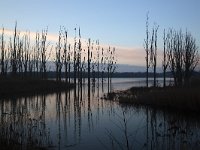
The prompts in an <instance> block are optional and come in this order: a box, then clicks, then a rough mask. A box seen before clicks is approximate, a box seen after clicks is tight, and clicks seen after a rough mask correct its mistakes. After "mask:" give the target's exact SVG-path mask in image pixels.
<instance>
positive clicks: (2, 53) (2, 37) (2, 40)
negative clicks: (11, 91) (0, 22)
mask: <svg viewBox="0 0 200 150" xmlns="http://www.w3.org/2000/svg"><path fill="white" fill-rule="evenodd" d="M4 61H5V40H4V28H3V29H2V34H1V74H2V75H4V74H5V64H4Z"/></svg>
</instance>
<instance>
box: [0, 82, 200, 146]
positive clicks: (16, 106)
mask: <svg viewBox="0 0 200 150" xmlns="http://www.w3.org/2000/svg"><path fill="white" fill-rule="evenodd" d="M118 83H119V82H116V84H113V88H116V89H118V88H119V87H118V86H119V84H118ZM125 85H127V82H125ZM122 86H123V82H121V81H120V88H121V87H122ZM104 88H105V89H107V88H106V87H104ZM125 88H126V87H125ZM103 93H104V91H103V89H102V85H101V84H99V85H97V84H96V85H95V86H92V87H91V90H90V92H89V93H88V89H87V86H83V87H82V90H81V89H78V88H77V89H76V90H71V91H66V92H62V93H61V92H59V93H55V94H50V95H35V96H33V97H24V98H18V99H15V98H13V99H10V100H1V101H0V143H1V148H2V146H3V147H5V148H13V149H14V148H20V149H29V148H30V147H34V148H47V149H147V150H151V149H166V150H167V149H199V148H200V146H199V144H200V140H199V139H200V138H199V136H200V130H199V129H200V128H199V127H200V123H199V118H198V117H196V116H193V117H191V116H190V117H185V116H184V117H183V116H182V115H178V114H175V113H172V114H171V113H168V112H164V111H158V110H153V109H150V108H137V107H132V106H124V105H119V104H118V103H117V102H112V101H106V100H102V99H101V96H102V95H103ZM6 146H7V147H6Z"/></svg>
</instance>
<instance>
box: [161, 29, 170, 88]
mask: <svg viewBox="0 0 200 150" xmlns="http://www.w3.org/2000/svg"><path fill="white" fill-rule="evenodd" d="M168 39H169V37H168V35H167V36H166V33H165V29H164V37H163V62H162V67H163V87H165V86H166V70H167V68H168V65H169V62H168V59H167V52H168V51H167V50H166V48H167V45H166V44H167V42H168Z"/></svg>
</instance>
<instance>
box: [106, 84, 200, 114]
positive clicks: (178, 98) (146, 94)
mask: <svg viewBox="0 0 200 150" xmlns="http://www.w3.org/2000/svg"><path fill="white" fill-rule="evenodd" d="M196 83H197V82H196ZM108 99H114V100H117V101H118V102H119V103H124V104H134V105H142V106H150V107H154V108H159V109H167V110H175V111H184V112H200V87H199V86H198V85H197V84H195V86H191V87H189V88H186V87H182V88H178V87H166V88H162V87H156V88H154V87H149V88H146V87H133V88H130V89H128V90H125V91H118V92H115V93H110V94H108Z"/></svg>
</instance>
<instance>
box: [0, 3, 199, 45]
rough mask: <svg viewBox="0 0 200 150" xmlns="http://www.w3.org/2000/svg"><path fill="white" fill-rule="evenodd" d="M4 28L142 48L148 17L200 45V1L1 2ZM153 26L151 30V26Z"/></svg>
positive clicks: (162, 26)
mask: <svg viewBox="0 0 200 150" xmlns="http://www.w3.org/2000/svg"><path fill="white" fill-rule="evenodd" d="M0 7H1V8H0V24H1V25H3V26H4V27H5V28H10V29H13V28H14V24H15V21H17V22H18V28H19V29H20V30H30V31H33V32H35V31H41V30H42V29H44V28H45V27H46V26H48V28H49V32H52V33H57V32H58V30H59V27H60V25H61V26H65V27H66V28H67V29H68V31H69V34H70V35H71V36H73V35H74V30H73V29H74V27H76V26H77V27H79V26H80V27H81V32H82V36H83V37H85V38H92V39H94V40H96V39H100V42H101V43H104V44H111V45H118V46H124V47H130V48H131V47H141V48H143V41H144V38H145V21H146V13H147V12H148V11H149V12H150V14H149V16H150V24H151V25H153V23H154V22H156V23H157V24H158V25H159V26H160V27H159V41H160V42H161V41H162V35H163V34H162V33H163V29H164V28H169V27H173V28H175V29H179V28H182V29H183V30H185V29H186V28H187V29H188V30H189V31H191V32H192V34H193V35H194V36H195V37H196V39H197V42H200V0H0ZM151 25H150V26H151Z"/></svg>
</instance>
